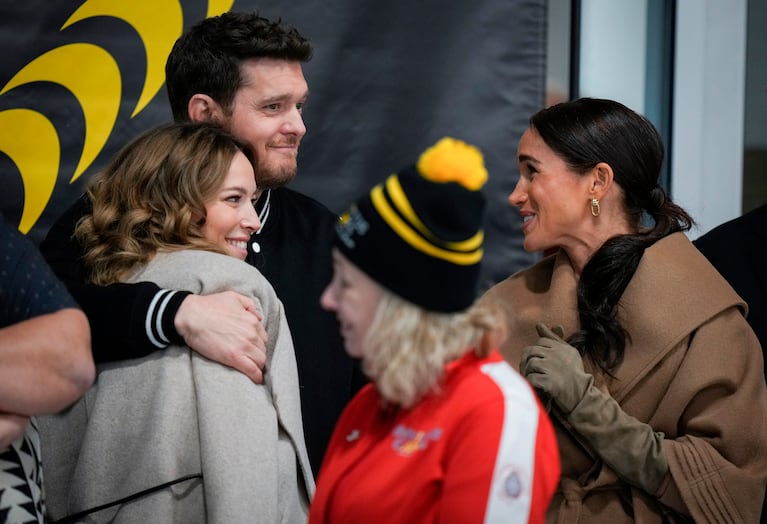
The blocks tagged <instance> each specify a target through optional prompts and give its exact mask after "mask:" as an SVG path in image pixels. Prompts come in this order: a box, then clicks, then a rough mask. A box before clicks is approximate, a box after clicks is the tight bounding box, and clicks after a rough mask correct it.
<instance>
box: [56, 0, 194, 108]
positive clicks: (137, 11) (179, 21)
mask: <svg viewBox="0 0 767 524" xmlns="http://www.w3.org/2000/svg"><path fill="white" fill-rule="evenodd" d="M95 16H110V17H114V18H119V19H120V20H124V21H125V22H127V23H128V24H129V25H131V26H132V27H133V28H134V29H135V30H136V32H138V34H139V36H140V37H141V41H142V42H143V43H144V51H145V53H146V78H145V79H144V87H143V89H142V91H141V96H140V97H139V100H138V102H137V103H136V107H135V108H134V109H133V114H131V118H133V117H135V116H136V115H137V114H139V113H140V112H141V111H142V110H143V109H144V108H145V107H146V105H147V104H148V103H149V102H150V101H151V100H152V99H153V98H154V97H155V95H156V94H157V92H158V91H159V90H160V89H161V88H162V85H163V82H165V60H166V59H167V58H168V53H170V50H171V48H172V47H173V44H174V42H175V41H176V39H177V38H178V37H179V36H181V31H182V30H183V28H184V14H183V11H182V9H181V3H180V1H179V0H162V1H161V0H131V1H130V2H115V1H114V0H88V1H87V2H85V3H84V4H83V5H81V6H80V8H79V9H78V10H77V11H75V12H74V13H72V16H70V17H69V19H68V20H67V21H66V22H64V25H63V26H61V29H62V30H63V29H65V28H67V27H69V26H70V25H72V24H74V23H76V22H79V21H81V20H85V19H86V18H91V17H95Z"/></svg>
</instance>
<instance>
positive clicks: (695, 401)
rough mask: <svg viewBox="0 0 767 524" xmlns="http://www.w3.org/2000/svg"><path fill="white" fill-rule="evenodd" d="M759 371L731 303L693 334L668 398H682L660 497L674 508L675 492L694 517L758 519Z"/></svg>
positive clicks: (757, 355) (762, 458) (765, 441)
mask: <svg viewBox="0 0 767 524" xmlns="http://www.w3.org/2000/svg"><path fill="white" fill-rule="evenodd" d="M703 367H706V368H708V370H707V371H705V370H702V369H700V368H703ZM712 369H714V370H717V373H715V374H712V373H711V370H712ZM762 370H763V364H762V352H761V349H760V346H759V343H758V342H757V341H756V337H755V335H754V333H753V331H752V330H751V329H750V328H749V327H748V325H747V324H746V321H745V319H744V318H743V316H742V314H741V313H740V311H739V310H738V309H737V308H734V307H733V308H730V309H728V310H726V311H724V312H722V313H720V314H719V315H717V316H716V317H715V318H714V319H712V320H710V321H709V322H707V323H705V324H704V325H703V326H701V327H700V328H699V329H698V330H697V332H695V333H694V334H693V335H692V336H691V338H690V341H689V348H688V355H687V358H685V361H684V362H683V363H682V366H681V368H680V369H679V372H678V373H677V375H676V377H677V378H676V379H675V382H674V383H673V384H672V385H671V389H672V390H674V391H670V392H669V395H667V396H666V398H667V399H673V398H684V399H687V400H686V406H684V410H683V417H682V418H681V420H680V421H679V425H680V431H679V435H680V437H678V438H675V439H667V440H666V441H665V443H664V451H665V452H666V456H667V460H668V463H669V469H670V472H671V476H672V482H671V485H669V486H668V487H667V488H666V489H665V492H664V493H662V494H661V496H660V500H661V502H664V503H666V504H668V505H669V506H671V507H674V502H673V501H674V500H675V499H677V500H678V499H679V498H681V500H682V501H684V504H685V505H686V506H687V508H686V509H687V511H688V512H689V514H690V515H691V516H692V517H693V518H694V519H695V521H696V522H733V521H737V522H758V521H759V515H760V511H761V506H762V499H763V498H764V492H765V479H767V387H766V386H765V382H764V377H763V375H762ZM700 377H707V378H706V379H705V380H701V378H700ZM675 509H676V508H675Z"/></svg>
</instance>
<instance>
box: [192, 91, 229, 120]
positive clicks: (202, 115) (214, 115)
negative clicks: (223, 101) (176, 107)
mask: <svg viewBox="0 0 767 524" xmlns="http://www.w3.org/2000/svg"><path fill="white" fill-rule="evenodd" d="M220 110H221V109H220V107H219V105H218V104H217V103H216V102H215V100H213V99H212V98H211V97H209V96H208V95H203V94H201V93H195V94H194V95H192V97H191V98H190V99H189V103H188V104H187V112H188V114H189V120H190V121H191V122H216V121H217V119H218V113H220Z"/></svg>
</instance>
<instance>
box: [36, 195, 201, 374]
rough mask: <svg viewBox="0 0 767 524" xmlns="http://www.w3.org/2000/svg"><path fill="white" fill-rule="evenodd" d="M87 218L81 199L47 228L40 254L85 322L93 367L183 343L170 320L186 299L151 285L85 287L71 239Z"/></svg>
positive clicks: (77, 250) (85, 200)
mask: <svg viewBox="0 0 767 524" xmlns="http://www.w3.org/2000/svg"><path fill="white" fill-rule="evenodd" d="M90 212H91V204H90V201H89V200H88V197H87V195H83V196H81V197H80V198H79V199H78V200H77V201H76V202H75V203H74V204H73V205H72V206H71V207H70V208H69V209H67V211H66V212H65V213H64V215H62V216H61V217H60V218H59V220H58V221H56V223H55V224H54V225H53V227H51V229H50V231H48V235H47V236H46V238H45V240H44V241H43V242H42V244H41V245H40V252H41V253H42V254H43V257H44V258H45V260H46V262H48V265H50V266H51V269H53V272H54V273H55V274H56V276H58V277H59V279H61V280H62V281H63V282H64V284H65V285H66V286H67V288H68V290H69V292H70V293H71V295H72V296H73V297H74V299H75V300H76V301H77V302H78V304H79V305H80V307H81V308H82V309H83V311H84V312H85V314H86V316H87V317H88V320H89V322H90V325H91V336H92V342H91V344H92V348H93V358H94V360H95V361H96V363H104V362H114V361H119V360H125V359H132V358H140V357H143V356H146V355H148V354H149V353H151V352H153V351H156V350H158V349H163V348H165V347H167V346H168V345H169V344H170V343H183V339H182V338H181V337H180V336H179V335H178V333H177V332H176V329H175V326H174V320H175V316H176V312H177V311H178V308H179V307H180V306H181V302H182V301H183V300H184V298H185V297H186V296H187V295H188V293H186V292H175V293H173V292H170V293H169V292H167V291H164V290H162V289H160V287H159V286H157V285H156V284H154V283H151V282H139V283H136V284H111V285H108V286H95V285H92V284H87V283H86V282H85V267H84V264H83V262H82V253H83V247H82V246H81V245H80V244H79V243H78V242H77V241H76V240H75V238H74V237H73V234H74V230H75V226H76V225H77V222H78V221H79V220H80V219H81V218H82V217H83V216H84V215H86V214H88V213H90Z"/></svg>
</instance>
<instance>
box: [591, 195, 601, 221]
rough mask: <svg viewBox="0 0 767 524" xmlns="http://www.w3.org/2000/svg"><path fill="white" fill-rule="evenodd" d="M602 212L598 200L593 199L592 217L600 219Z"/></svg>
mask: <svg viewBox="0 0 767 524" xmlns="http://www.w3.org/2000/svg"><path fill="white" fill-rule="evenodd" d="M601 212H602V210H601V209H600V207H599V200H597V199H596V198H592V199H591V216H594V217H598V216H599V213H601Z"/></svg>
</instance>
